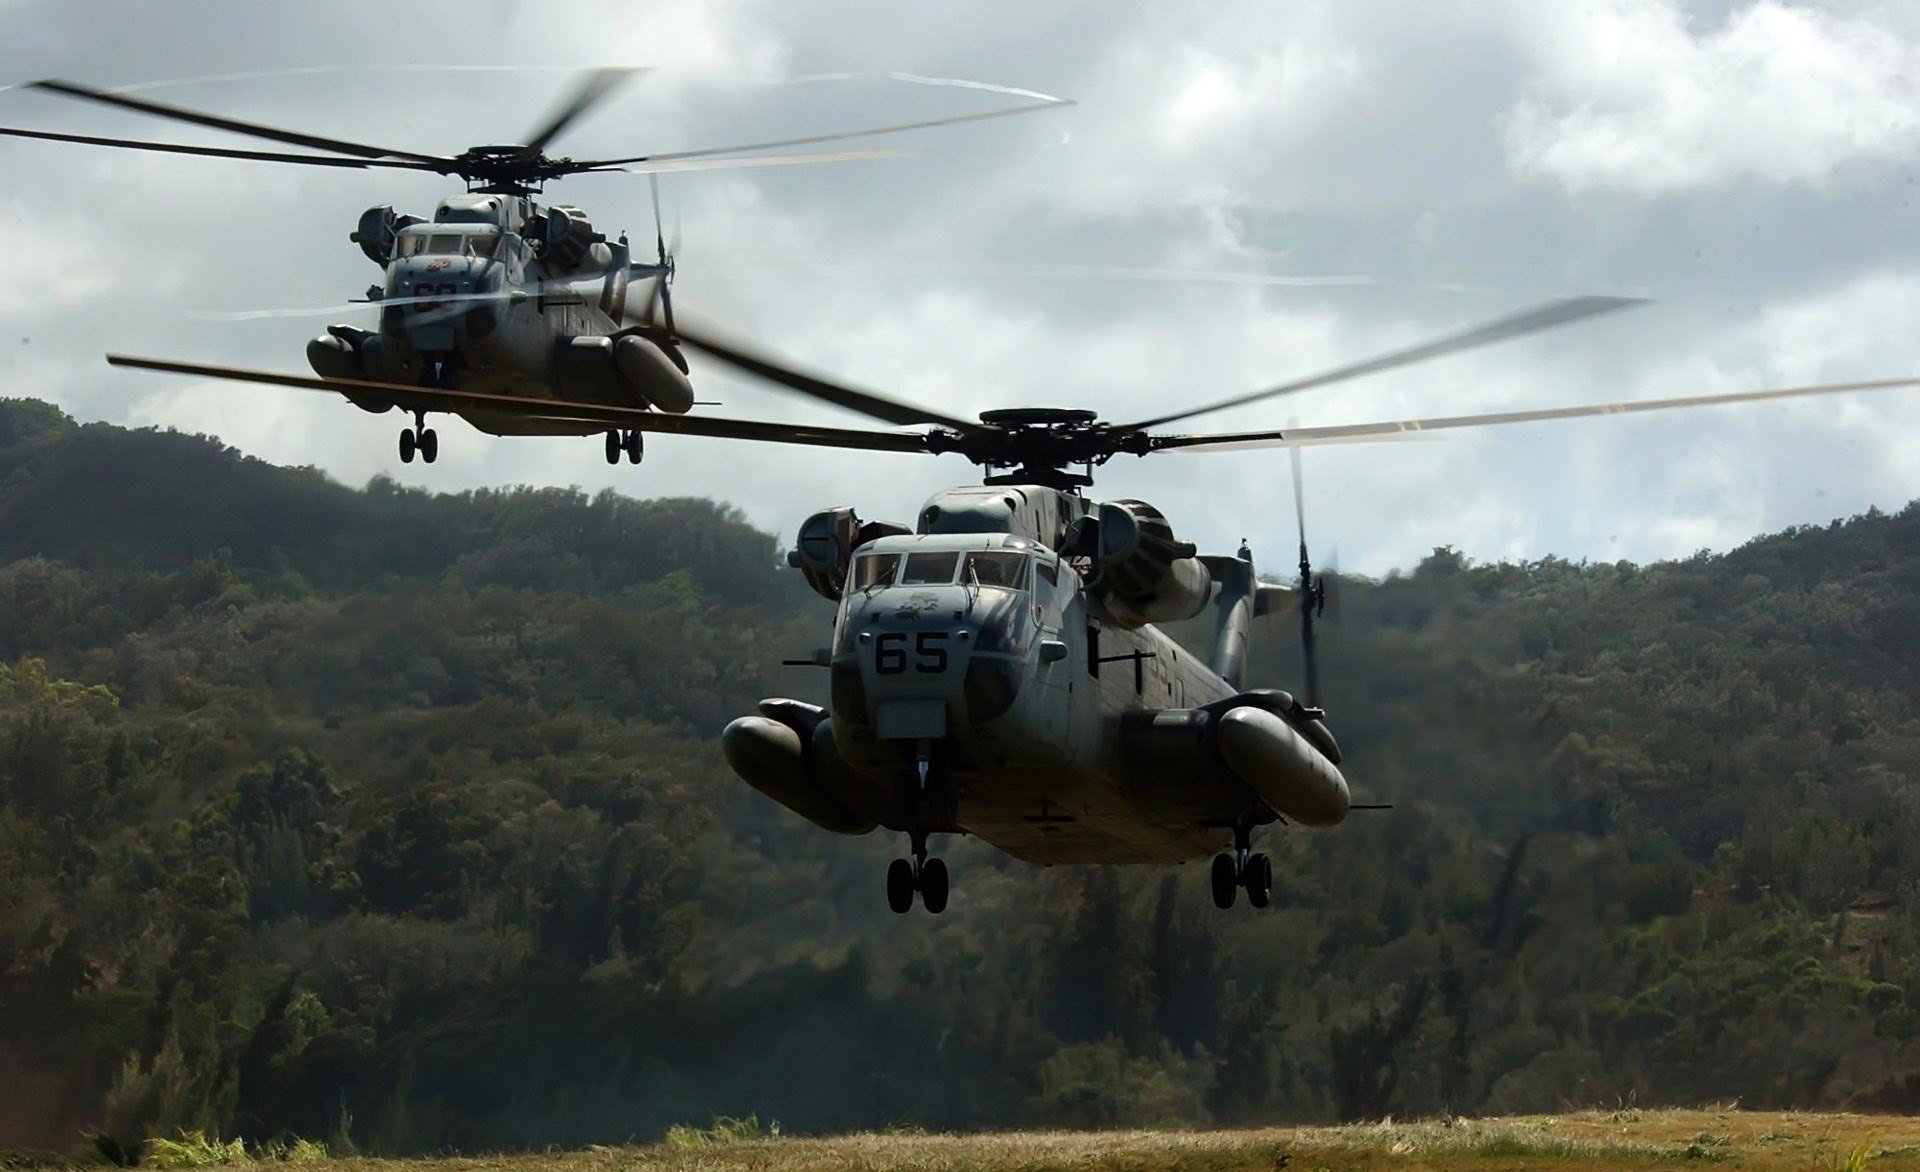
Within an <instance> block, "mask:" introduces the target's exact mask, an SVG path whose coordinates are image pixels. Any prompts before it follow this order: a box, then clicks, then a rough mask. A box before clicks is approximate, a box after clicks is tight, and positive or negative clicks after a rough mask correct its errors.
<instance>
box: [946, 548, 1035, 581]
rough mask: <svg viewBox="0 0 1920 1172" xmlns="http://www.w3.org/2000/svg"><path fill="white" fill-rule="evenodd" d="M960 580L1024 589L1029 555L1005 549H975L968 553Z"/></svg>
mask: <svg viewBox="0 0 1920 1172" xmlns="http://www.w3.org/2000/svg"><path fill="white" fill-rule="evenodd" d="M960 581H961V582H963V583H965V584H966V585H968V586H1000V587H1003V588H1005V589H1008V590H1022V589H1025V588H1026V585H1027V555H1026V554H1024V553H1016V552H1014V551H1012V550H1005V549H982V550H974V551H973V552H971V553H969V554H967V560H966V563H965V565H963V566H962V567H961V570H960Z"/></svg>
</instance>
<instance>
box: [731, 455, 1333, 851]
mask: <svg viewBox="0 0 1920 1172" xmlns="http://www.w3.org/2000/svg"><path fill="white" fill-rule="evenodd" d="M969 491H972V492H974V493H976V494H977V490H960V492H959V493H956V494H952V495H953V496H961V495H962V494H963V493H967V492H969ZM996 495H999V494H996ZM1004 495H1005V498H1006V499H1007V500H1009V501H1012V500H1014V499H1015V497H1016V496H1017V497H1019V498H1023V499H1024V500H1026V501H1028V502H1033V503H1036V504H1038V505H1039V506H1041V507H1039V508H1037V509H1036V508H1032V507H1026V508H1014V509H1011V510H1009V518H1008V519H1009V521H1014V520H1017V519H1018V518H1019V516H1020V515H1021V514H1022V513H1025V514H1027V515H1028V517H1029V519H1030V520H1031V519H1038V520H1042V521H1045V520H1048V519H1050V518H1051V519H1059V518H1062V517H1064V518H1065V519H1068V520H1071V519H1072V518H1071V516H1070V515H1069V514H1071V513H1072V512H1074V511H1076V510H1075V508H1074V506H1079V511H1084V508H1085V506H1084V503H1082V502H1079V500H1078V498H1077V497H1074V496H1073V495H1072V494H1069V493H1063V492H1058V491H1057V490H1053V489H1047V488H1028V489H1025V490H1017V491H1016V492H1006V493H1004ZM940 499H941V498H936V502H938V501H940ZM949 499H951V498H949ZM962 499H963V500H964V499H965V497H964V496H962ZM976 499H977V497H976ZM1062 506H1064V507H1062ZM930 507H932V506H930ZM932 511H933V514H934V515H935V517H936V518H938V517H942V516H945V517H948V518H951V517H952V516H953V514H954V510H953V509H951V508H947V509H942V508H938V507H932ZM976 519H977V518H976ZM925 520H926V514H923V522H924V521H925ZM1022 527H1025V526H1022ZM1076 563H1078V564H1076ZM1083 568H1085V569H1088V570H1089V572H1093V567H1090V566H1088V565H1087V564H1086V563H1085V562H1084V561H1082V560H1081V559H1075V558H1069V557H1066V556H1063V555H1062V554H1061V553H1059V552H1057V551H1056V550H1055V549H1053V548H1051V547H1050V546H1048V545H1046V544H1043V543H1042V542H1041V541H1040V540H1037V539H1036V538H1035V537H1031V536H1026V535H1023V534H1019V533H1011V532H958V533H955V532H949V533H900V532H895V533H889V534H886V535H883V536H879V537H877V538H875V539H873V540H870V541H867V542H864V543H863V544H860V545H859V546H858V547H857V548H856V549H854V550H853V551H852V553H851V557H850V559H849V561H848V569H847V577H846V579H845V583H844V589H843V592H842V595H841V598H840V603H839V611H838V613H837V615H836V617H835V622H834V641H833V645H832V646H831V647H830V648H828V649H825V653H824V654H823V655H822V656H821V657H820V661H821V662H822V663H823V664H824V665H825V666H827V668H828V673H829V694H830V707H829V708H826V709H822V708H817V707H815V706H813V705H808V704H804V703H802V702H799V701H792V700H770V701H766V702H763V703H762V705H761V711H760V714H759V715H756V716H751V717H744V718H742V719H740V720H736V721H735V722H734V723H733V724H732V725H730V726H729V727H728V730H727V733H726V737H725V741H724V743H725V747H726V750H727V756H728V759H729V761H730V762H731V763H732V765H733V767H734V769H735V771H736V772H738V773H739V774H740V775H741V776H742V777H743V778H744V779H745V780H747V781H748V782H749V783H750V784H753V785H754V786H756V787H757V788H759V789H761V790H762V791H763V792H766V793H768V794H769V795H770V796H772V797H774V798H775V799H776V800H779V801H782V802H784V803H785V804H787V805H788V806H790V807H791V808H793V809H795V810H796V811H798V812H800V813H801V814H803V815H804V816H806V817H809V818H811V819H812V820H813V821H815V822H817V823H819V824H821V825H823V826H826V827H828V828H829V829H834V830H838V831H841V832H843V833H864V832H865V831H868V830H871V829H873V828H874V827H876V826H888V827H891V828H893V829H896V830H905V831H909V832H913V831H916V830H919V831H946V832H963V833H967V834H972V835H975V836H977V837H979V838H981V839H984V840H985V841H987V842H990V843H992V844H993V845H994V846H996V847H998V848H1000V849H1002V850H1004V851H1007V852H1008V853H1010V854H1012V855H1015V856H1016V857H1019V858H1022V859H1026V860H1029V861H1032V862H1036V863H1136V862H1168V861H1178V860H1185V859H1192V858H1199V857H1203V856H1205V855H1208V854H1211V853H1213V852H1214V851H1217V850H1219V849H1220V848H1221V847H1222V846H1223V845H1224V844H1226V843H1229V842H1232V841H1233V840H1234V838H1235V832H1236V829H1238V830H1240V831H1241V833H1242V834H1244V829H1245V828H1246V827H1249V826H1251V825H1256V824H1261V823H1265V822H1271V821H1274V820H1275V819H1276V818H1279V817H1286V818H1288V819H1290V820H1293V821H1297V822H1302V823H1306V824H1310V825H1329V824H1332V823H1336V822H1338V821H1340V820H1341V819H1342V818H1344V817H1345V815H1346V812H1347V805H1348V797H1347V788H1346V782H1345V780H1344V778H1342V777H1341V775H1340V772H1339V770H1338V768H1337V766H1336V763H1335V759H1336V758H1337V756H1338V749H1337V747H1335V746H1333V744H1332V740H1331V737H1330V736H1328V735H1326V734H1325V729H1324V724H1321V723H1320V722H1319V716H1318V714H1317V713H1313V712H1311V710H1307V709H1304V707H1303V706H1300V705H1298V704H1297V703H1296V702H1294V701H1293V700H1292V698H1291V697H1289V696H1286V694H1285V693H1278V692H1244V691H1242V690H1241V689H1239V688H1237V687H1236V686H1235V685H1234V684H1233V683H1232V682H1230V681H1229V679H1228V678H1227V676H1225V675H1223V674H1222V673H1221V672H1220V671H1217V670H1215V667H1214V666H1213V665H1211V664H1209V662H1207V660H1205V659H1204V658H1202V657H1200V656H1196V655H1194V654H1193V653H1192V652H1190V651H1189V650H1187V649H1186V648H1184V647H1182V646H1181V645H1180V644H1179V643H1177V642H1176V641H1175V640H1174V639H1172V638H1171V637H1169V636H1168V635H1167V634H1166V633H1164V632H1163V631H1161V630H1160V629H1159V628H1158V627H1157V626H1155V625H1153V624H1150V623H1129V622H1121V621H1116V618H1115V616H1114V615H1113V613H1112V612H1111V610H1110V609H1109V608H1107V607H1106V606H1104V605H1103V604H1102V602H1101V598H1100V593H1099V591H1098V590H1097V589H1089V587H1088V584H1087V582H1086V581H1085V580H1084V578H1083V574H1082V569H1083ZM1247 580H1248V581H1250V580H1251V574H1250V571H1249V574H1248V576H1247ZM1216 604H1217V605H1220V606H1223V607H1226V608H1233V607H1237V606H1243V605H1247V603H1246V598H1245V596H1244V595H1243V596H1240V597H1229V592H1228V591H1226V590H1223V591H1222V592H1221V597H1220V598H1219V599H1218V600H1217V603H1216ZM1316 736H1318V737H1322V738H1324V739H1323V740H1322V741H1321V743H1318V744H1316V743H1315V740H1314V738H1315V737H1316ZM1330 755H1331V756H1330Z"/></svg>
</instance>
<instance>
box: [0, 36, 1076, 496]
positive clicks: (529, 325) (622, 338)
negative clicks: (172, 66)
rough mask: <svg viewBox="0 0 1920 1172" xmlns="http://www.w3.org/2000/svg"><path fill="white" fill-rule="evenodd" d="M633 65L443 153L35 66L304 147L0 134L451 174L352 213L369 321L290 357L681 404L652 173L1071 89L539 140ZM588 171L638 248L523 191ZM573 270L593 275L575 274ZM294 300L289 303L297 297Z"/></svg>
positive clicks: (561, 423)
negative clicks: (627, 149) (623, 137)
mask: <svg viewBox="0 0 1920 1172" xmlns="http://www.w3.org/2000/svg"><path fill="white" fill-rule="evenodd" d="M638 72H640V71H639V70H636V69H599V70H593V71H590V72H588V73H586V74H585V75H584V76H583V78H582V79H581V81H580V82H579V83H578V84H577V85H576V86H575V88H574V90H573V92H572V93H571V94H569V95H567V97H566V99H565V100H564V101H562V102H561V103H560V104H559V105H558V106H557V107H556V108H555V109H554V110H553V111H552V112H551V114H550V115H549V116H548V117H547V118H545V119H544V120H543V121H542V122H541V123H540V124H539V125H538V126H537V127H536V128H535V129H534V130H533V131H532V132H531V133H529V134H528V135H527V136H526V138H525V139H524V140H523V141H522V142H520V143H517V144H512V145H491V146H474V147H468V148H467V149H466V150H463V151H461V152H460V153H458V154H454V155H436V154H425V153H420V152H417V151H410V150H399V149H394V148H389V147H382V146H372V145H369V144H366V143H361V142H349V141H344V140H340V139H335V138H325V137H321V136H318V135H312V134H306V133H302V132H299V131H292V130H284V129H280V128H276V127H271V126H263V125H260V124H258V123H252V122H243V121H240V120H238V119H234V118H228V117H223V116H219V115H213V114H206V113H201V112H199V111H195V110H188V109H184V108H182V107H179V106H173V105H165V104H162V103H159V102H155V101H152V100H150V99H147V98H142V97H136V96H133V95H132V94H129V93H126V92H119V91H112V90H102V89H96V88H93V87H90V86H84V85H79V84H76V83H73V82H69V81H37V82H33V83H31V85H30V86H28V87H27V88H30V89H34V90H38V91H41V92H43V93H49V94H55V95H59V96H62V97H68V98H77V99H81V100H85V101H88V102H96V103H100V104H102V105H106V106H111V107H114V108H116V109H121V110H131V111H134V112H136V113H140V114H145V115H149V116H153V117H159V118H166V119H170V120H173V121H176V122H185V123H189V124H192V125H196V126H205V127H212V128H214V129H218V130H223V131H229V132H233V133H237V134H243V135H248V136H251V137H254V138H259V139H265V140H268V141H271V142H276V143H282V144H287V145H291V146H298V147H302V148H304V149H305V150H307V151H310V152H317V153H288V152H279V151H261V150H238V149H228V148H219V147H203V146H189V145H183V144H177V143H159V142H147V141H138V140H130V139H120V138H102V137H97V136H92V135H79V134H63V133H54V132H51V131H42V130H26V129H19V128H14V127H0V135H8V136H12V137H16V138H27V139H39V140H47V141H54V142H70V143H81V144H86V145H94V146H109V147H119V148H126V149H132V150H141V151H155V152H161V153H167V154H187V155H204V156H211V157H214V158H224V159H249V160H255V161H264V162H274V163H286V164H294V165H299V166H309V167H332V168H380V169H387V170H405V171H427V172H432V173H434V174H439V175H451V176H458V177H459V178H461V179H462V180H464V181H465V183H466V186H467V191H466V193H465V194H462V195H454V196H449V197H447V198H446V199H443V200H441V201H440V203H439V205H438V206H437V207H436V208H435V209H434V213H433V217H432V219H430V220H429V219H426V218H424V217H421V216H417V215H410V214H404V213H396V212H395V211H394V210H393V208H392V207H391V206H390V205H384V204H383V205H380V206H377V207H373V208H369V209H368V210H367V211H366V212H365V214H363V215H362V216H361V217H360V221H359V224H358V225H357V227H356V228H355V230H354V231H353V232H352V233H351V236H350V238H351V239H352V241H353V242H354V243H356V244H358V245H359V246H360V250H361V251H362V252H363V253H365V254H366V257H367V259H368V260H370V261H372V262H373V263H374V264H376V265H379V266H380V267H381V269H382V270H383V271H384V280H383V282H382V283H381V284H379V285H375V286H373V287H371V288H369V289H368V290H367V298H366V302H365V303H366V304H372V305H376V306H378V307H379V309H380V318H379V326H378V328H377V329H372V330H368V329H362V328H359V327H357V326H352V325H344V324H342V325H331V326H328V327H327V330H326V332H325V333H324V334H321V335H320V336H319V337H317V338H314V339H313V340H312V341H310V342H309V343H308V344H307V360H308V362H309V364H310V365H311V366H312V367H313V369H314V371H315V372H316V373H317V374H320V375H322V376H324V377H326V378H329V379H335V380H344V381H354V380H358V381H363V382H387V383H395V384H401V385H414V386H427V387H438V388H442V389H449V388H461V389H467V390H472V391H478V392H483V393H485V394H487V395H492V396H497V397H500V398H505V399H512V400H533V401H538V400H549V399H556V400H573V401H579V402H588V403H598V404H604V405H607V406H616V407H635V408H650V409H653V410H657V411H661V412H666V413H669V414H674V415H683V414H685V413H686V412H687V411H688V410H689V409H690V408H692V407H693V405H694V393H693V386H692V383H691V382H690V381H689V378H688V368H687V360H686V358H685V356H684V355H683V354H682V353H681V351H680V347H679V344H678V343H677V341H676V340H675V337H674V320H673V296H672V289H671V286H672V282H673V277H674V272H675V264H674V258H673V255H672V253H671V251H670V250H669V248H668V246H667V242H666V240H665V238H664V235H663V233H662V231H661V224H660V189H659V179H658V175H659V173H660V172H663V171H685V170H707V169H716V168H737V167H770V166H786V165H792V164H802V163H826V162H842V161H847V160H853V159H871V158H884V157H890V156H897V155H900V154H902V153H903V152H900V151H896V150H871V149H862V150H843V151H808V152H800V153H774V152H779V151H781V150H782V148H786V147H795V146H814V145H818V144H821V143H828V142H836V141H841V140H845V139H853V138H863V137H868V136H872V135H881V134H893V133H898V132H901V131H908V130H920V129H927V128H931V127H936V126H945V125H951V124H954V123H958V122H971V121H979V120H982V119H985V118H998V117H1006V116H1008V115H1012V114H1020V113H1026V112H1029V111H1034V110H1041V109H1046V108H1048V107H1051V106H1058V105H1065V104H1070V103H1068V102H1066V101H1065V100H1064V99H1059V98H1046V99H1045V100H1036V101H1031V102H1026V103H1023V104H1019V105H1014V106H1009V107H1002V108H999V109H994V110H988V111H983V112H974V113H970V114H962V115H955V116H950V117H945V118H934V119H923V120H920V121H916V122H903V123H895V124H892V125H886V126H874V127H868V128H865V129H860V130H848V131H834V132H830V133H824V134H813V135H807V136H803V137H799V138H788V139H782V140H778V141H772V142H760V143H751V144H746V145H740V146H728V147H712V148H704V149H699V150H686V151H675V152H671V153H656V154H650V155H629V156H625V157H621V158H600V159H571V158H563V157H554V156H552V155H549V154H548V153H547V152H548V149H549V148H550V147H552V146H553V145H554V143H555V142H556V141H557V140H558V139H559V138H560V137H561V136H562V135H563V134H564V133H565V132H566V131H568V130H569V129H570V128H572V127H573V126H574V125H575V124H576V123H577V122H578V121H579V120H580V119H581V118H582V117H584V116H585V115H586V114H588V113H589V112H590V111H592V110H593V109H594V108H595V107H597V106H599V105H600V104H601V103H602V102H604V101H605V100H606V99H607V97H608V96H609V95H611V94H612V93H613V92H614V91H615V90H616V89H617V88H618V87H619V86H620V85H621V84H622V83H624V82H626V81H627V80H629V79H630V78H632V77H633V76H634V75H635V74H637V73H638ZM605 172H645V173H646V174H647V177H648V181H649V183H650V184H651V186H652V195H653V213H654V257H653V259H652V260H651V261H648V262H642V263H635V261H634V259H633V256H632V250H631V247H630V245H629V242H628V240H627V238H626V236H624V235H622V236H620V237H618V238H617V239H614V240H609V239H608V237H607V236H606V234H605V233H602V232H598V231H596V230H595V229H594V226H593V223H592V222H591V220H590V219H589V218H588V216H587V215H586V214H585V213H584V212H582V211H581V210H580V209H579V208H577V207H573V206H570V205H566V204H547V205H544V206H543V205H541V204H539V203H536V202H535V200H534V199H533V196H534V195H535V194H536V193H538V192H540V191H541V190H542V189H543V188H544V186H545V185H546V184H547V183H549V182H552V181H553V180H556V179H563V178H566V177H567V176H570V175H580V174H591V173H605ZM646 279H650V280H652V281H653V286H652V290H651V292H650V294H649V308H648V311H647V312H646V313H645V315H644V316H645V317H646V318H647V319H648V320H647V321H645V322H636V321H635V320H633V318H632V316H630V314H629V310H628V305H627V292H628V285H629V282H631V281H634V280H646ZM586 282H593V283H594V285H593V286H590V287H584V288H583V286H584V285H585V283H586ZM654 299H657V300H658V302H659V304H660V309H661V313H660V315H659V318H658V320H657V321H655V320H653V317H654V315H653V314H652V312H651V303H652V301H653V300H654ZM337 308H338V309H341V310H345V309H349V308H352V306H344V305H343V306H340V307H337ZM267 312H268V314H269V315H272V313H273V311H267ZM294 312H295V314H296V315H306V314H307V313H308V312H309V311H294ZM343 393H344V394H345V395H346V397H347V399H348V400H349V401H351V402H352V403H354V404H355V405H356V406H359V407H361V408H363V409H365V410H367V411H372V412H376V413H377V412H384V411H389V410H392V409H394V408H395V407H396V406H399V407H402V409H403V410H405V409H406V408H405V407H404V405H403V404H401V402H400V401H399V400H396V399H395V398H393V397H392V396H391V395H383V394H379V393H374V392H367V391H357V392H345V391H343ZM412 414H413V425H412V426H411V427H407V428H403V429H402V430H401V432H400V441H399V445H400V446H399V450H400V459H401V460H402V461H403V462H406V463H411V462H412V461H413V459H414V458H415V456H416V455H417V456H418V457H419V458H420V459H421V460H422V461H424V462H426V463H429V464H431V463H433V461H434V459H435V458H436V456H437V455H438V454H439V448H440V441H439V436H438V435H437V433H436V432H435V431H434V429H432V428H431V427H428V426H427V424H426V413H425V411H423V410H413V411H412ZM459 414H460V415H462V416H463V417H464V418H465V419H466V420H467V421H468V422H469V423H471V424H473V425H474V426H475V427H477V428H479V429H480V430H481V431H485V432H489V433H491V434H494V435H590V434H594V433H595V432H598V431H601V430H603V429H601V428H598V427H583V426H581V425H579V424H578V423H577V422H575V421H571V420H566V419H561V418H556V417H552V416H547V415H540V414H537V413H536V414H528V413H526V412H521V411H500V410H495V409H493V408H492V407H489V406H484V405H480V404H479V403H478V401H476V404H475V405H474V406H471V407H469V408H467V409H464V410H462V411H460V412H459ZM604 430H605V433H606V458H607V462H608V463H610V464H613V463H619V462H620V460H621V458H622V456H624V457H625V458H626V459H627V460H628V461H630V462H631V463H635V464H638V463H639V462H640V460H641V458H642V454H643V437H644V434H645V433H644V431H643V430H641V429H639V428H633V427H624V428H608V429H604Z"/></svg>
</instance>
